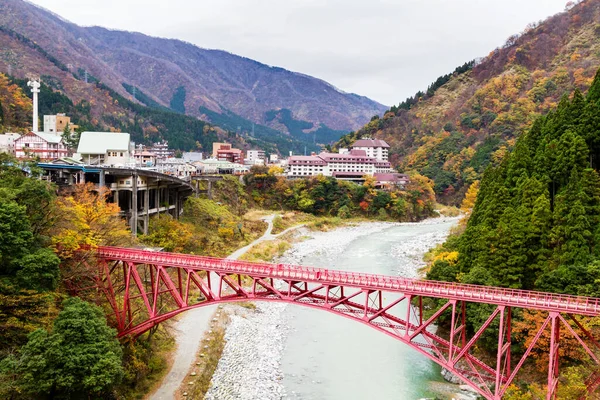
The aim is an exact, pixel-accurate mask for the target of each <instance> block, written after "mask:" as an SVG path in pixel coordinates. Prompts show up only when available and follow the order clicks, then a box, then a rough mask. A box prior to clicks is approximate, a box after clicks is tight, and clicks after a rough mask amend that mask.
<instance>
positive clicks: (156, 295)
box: [80, 247, 600, 400]
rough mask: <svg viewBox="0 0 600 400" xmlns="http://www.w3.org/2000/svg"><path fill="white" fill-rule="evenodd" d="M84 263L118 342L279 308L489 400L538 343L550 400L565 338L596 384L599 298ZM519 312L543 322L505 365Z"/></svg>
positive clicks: (325, 275) (269, 271) (241, 268)
mask: <svg viewBox="0 0 600 400" xmlns="http://www.w3.org/2000/svg"><path fill="white" fill-rule="evenodd" d="M81 257H82V258H81V260H80V261H81V265H84V266H85V270H86V271H91V273H89V274H88V278H91V279H93V280H94V283H93V285H92V287H88V289H94V290H96V291H98V292H99V293H102V294H104V295H105V296H106V298H107V299H108V302H109V303H110V306H111V308H112V311H113V314H112V316H111V317H112V318H113V321H112V322H113V323H114V324H115V325H116V326H117V329H118V332H119V336H121V337H122V336H125V335H133V336H137V335H140V334H142V333H144V332H146V331H148V330H149V329H151V328H153V327H154V326H156V325H157V324H159V323H160V322H163V321H165V320H167V319H169V318H171V317H173V316H175V315H177V314H179V313H181V312H184V311H186V310H189V309H192V308H196V307H202V306H205V305H209V304H216V303H224V302H236V301H277V302H286V303H293V304H298V305H302V306H307V307H312V308H315V309H320V310H324V311H328V312H330V313H334V314H337V315H340V316H343V317H346V318H350V319H352V320H354V321H356V322H360V323H362V324H365V325H368V326H370V327H371V328H373V329H376V330H377V331H379V332H381V333H383V334H386V335H389V336H391V337H393V338H395V339H397V340H399V341H400V342H402V343H405V344H407V345H409V346H410V347H412V348H413V349H415V350H417V351H418V352H420V353H421V354H423V355H424V356H426V357H428V358H430V359H431V360H433V361H435V362H436V363H438V364H439V365H441V366H442V367H444V368H446V369H448V370H449V371H450V372H452V373H453V374H455V375H456V376H458V377H459V378H460V379H461V380H462V381H464V382H465V383H466V384H468V385H469V386H470V387H471V388H473V389H474V390H476V391H477V392H478V393H479V394H481V396H483V397H485V398H486V399H494V400H496V399H501V398H502V396H503V395H504V394H505V392H506V390H507V388H508V387H509V385H510V384H511V383H513V382H514V381H515V377H516V376H517V374H518V373H519V371H521V367H522V366H523V364H524V363H525V362H526V360H527V359H528V358H529V357H530V356H531V353H532V351H540V346H542V342H543V351H545V352H547V353H548V368H547V369H548V375H547V382H544V384H547V399H548V400H549V399H554V398H556V395H557V387H558V382H559V358H560V357H559V354H560V349H561V347H560V346H561V341H564V340H566V339H565V337H567V336H570V338H571V340H576V341H577V342H578V343H579V345H580V346H581V353H582V358H584V357H587V358H588V359H589V361H590V373H591V375H590V377H589V378H588V380H587V381H586V385H587V387H588V390H589V392H590V393H594V392H595V391H596V389H597V388H598V386H600V372H599V371H600V358H599V354H600V344H599V343H598V341H596V339H595V338H594V337H593V335H592V334H591V332H590V330H589V329H587V328H586V327H585V321H584V319H585V318H587V319H589V317H597V316H599V315H600V299H596V298H586V297H577V296H567V295H556V294H549V293H541V292H532V291H524V290H511V289H501V288H493V287H485V286H476V285H464V284H456V283H446V282H433V281H422V280H414V279H406V278H400V277H391V276H382V275H372V274H362V273H352V272H343V271H334V270H327V269H319V268H309V267H300V266H294V265H286V264H266V263H250V262H243V261H234V260H228V259H218V258H212V257H201V256H191V255H183V254H174V253H163V252H153V251H142V250H135V249H125V248H112V247H100V248H97V249H94V250H93V251H88V252H82V253H81ZM430 299H436V301H435V302H432V301H430ZM473 303H483V304H487V305H488V307H487V308H488V309H489V317H488V318H487V320H486V321H485V322H484V323H483V324H482V325H481V326H480V327H479V328H476V329H467V312H466V308H467V306H468V305H469V304H473ZM432 304H433V306H432ZM428 308H429V309H428ZM521 310H534V311H539V312H541V315H543V318H544V319H543V324H542V325H541V326H538V325H535V326H534V325H532V329H535V330H536V332H537V333H536V334H535V337H534V338H533V340H532V341H531V343H528V344H527V343H526V344H525V345H524V346H523V347H524V351H521V352H520V353H519V354H515V355H514V357H511V347H512V345H513V344H514V342H515V338H514V335H513V334H512V331H511V317H512V315H513V313H514V312H520V311H521ZM424 311H427V315H428V316H429V317H427V318H426V317H424V315H425V313H424ZM441 318H444V320H445V321H449V322H450V329H449V331H448V332H446V334H444V335H442V334H439V333H437V332H436V329H435V324H436V322H437V323H439V322H440V320H441ZM561 331H562V334H561ZM484 333H488V334H493V337H494V338H497V341H498V347H497V353H496V356H495V358H494V359H489V358H486V359H485V360H484V359H481V358H478V357H477V355H476V354H477V351H476V347H477V343H478V341H479V340H480V339H481V338H482V335H483V334H484ZM540 338H544V339H543V340H540ZM494 340H496V339H494Z"/></svg>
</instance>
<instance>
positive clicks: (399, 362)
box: [281, 219, 457, 400]
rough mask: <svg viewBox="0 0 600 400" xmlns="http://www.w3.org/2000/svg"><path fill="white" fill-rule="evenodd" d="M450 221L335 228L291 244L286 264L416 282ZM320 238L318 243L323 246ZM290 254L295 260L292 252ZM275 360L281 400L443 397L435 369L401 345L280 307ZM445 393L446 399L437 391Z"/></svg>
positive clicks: (361, 328)
mask: <svg viewBox="0 0 600 400" xmlns="http://www.w3.org/2000/svg"><path fill="white" fill-rule="evenodd" d="M456 221H457V220H456V219H438V220H428V221H426V222H425V223H419V224H400V225H398V224H395V225H393V226H389V225H387V226H386V225H383V226H381V225H379V226H374V227H372V228H369V227H364V229H361V228H362V227H360V228H354V229H352V228H343V229H341V230H340V231H339V232H338V233H337V235H336V234H333V235H332V236H331V238H329V239H327V238H326V236H327V235H329V234H330V233H325V234H323V235H324V236H323V237H318V236H317V237H315V238H313V239H310V240H308V241H306V242H303V243H299V244H298V245H296V246H295V247H294V250H292V254H290V260H289V261H301V263H302V264H303V265H310V266H316V267H322V268H329V269H339V270H346V271H356V272H366V273H373V274H387V275H396V276H398V275H399V276H405V277H410V278H413V277H417V275H418V272H417V271H418V269H419V268H420V267H422V266H423V262H422V256H423V254H424V253H425V251H427V250H428V249H429V248H430V247H432V246H434V245H435V244H437V243H441V242H443V241H444V239H445V237H446V236H447V234H448V231H449V230H450V228H451V227H452V226H453V225H454V224H456ZM323 239H325V240H323ZM294 252H295V253H294ZM284 313H285V320H286V322H287V324H288V326H289V333H288V335H287V340H286V343H285V347H284V350H283V354H282V358H281V371H282V373H283V386H284V388H285V392H286V393H287V396H288V398H291V399H303V400H311V399H315V400H317V399H319V400H328V399H331V400H353V399H357V400H358V399H400V400H412V399H420V398H426V397H434V396H437V397H439V398H444V397H448V398H449V397H450V396H451V395H450V393H449V391H451V389H448V387H447V385H445V384H443V383H442V379H441V375H440V368H439V367H438V366H437V365H436V364H435V363H433V362H432V361H430V360H429V359H427V358H426V357H425V356H423V355H421V354H419V353H418V352H416V351H415V350H412V349H411V348H410V347H408V346H407V345H405V344H403V343H401V342H399V341H397V340H395V339H393V338H391V337H388V336H386V335H383V334H381V333H380V332H377V331H375V330H373V329H372V328H369V327H368V326H365V325H362V324H358V323H356V322H355V321H351V320H348V319H346V318H343V317H340V316H337V315H333V314H329V313H324V312H322V311H318V310H314V309H307V308H302V307H295V306H288V307H286V310H285V312H284ZM442 389H445V390H446V391H447V393H446V396H444V394H441V393H440V391H444V390H442Z"/></svg>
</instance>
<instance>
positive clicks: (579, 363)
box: [427, 71, 600, 399]
mask: <svg viewBox="0 0 600 400" xmlns="http://www.w3.org/2000/svg"><path fill="white" fill-rule="evenodd" d="M599 168H600V71H599V72H598V73H597V75H596V78H595V80H594V82H593V84H592V86H591V88H590V89H589V92H588V94H587V97H584V96H583V95H582V94H581V92H579V91H576V92H575V93H574V94H573V96H572V99H570V100H569V99H567V98H563V99H562V100H561V101H560V103H559V104H558V106H557V107H556V108H555V109H554V110H552V111H551V112H549V113H548V114H547V115H545V116H542V117H538V118H537V119H536V120H535V121H534V122H533V124H532V127H531V128H530V129H529V130H528V131H527V132H526V133H525V134H524V135H522V136H521V137H520V138H519V139H517V141H516V144H515V146H514V150H513V151H512V152H511V153H510V154H508V155H507V156H506V157H505V158H504V159H503V160H502V162H500V164H499V165H498V166H496V167H492V168H489V169H488V170H487V171H486V172H485V174H484V175H483V179H482V180H481V184H480V186H479V191H478V194H477V195H476V198H477V200H476V202H475V206H474V208H473V211H472V213H471V215H470V216H469V217H468V223H467V225H466V229H465V230H464V233H462V234H460V235H455V236H452V237H451V238H450V239H449V240H448V241H447V242H446V243H445V244H444V245H443V246H442V247H441V248H439V249H437V251H436V252H435V256H434V262H433V264H432V265H431V268H430V270H429V272H428V274H427V278H428V279H433V280H441V281H449V282H461V283H469V284H478V285H488V286H501V287H509V288H517V289H529V290H540V291H547V292H555V293H563V294H572V295H582V296H592V297H600V287H599V286H598V283H599V282H600V175H599V173H598V171H599ZM476 186H477V184H474V186H473V187H476ZM475 193H476V190H471V189H470V190H469V194H470V195H469V196H468V199H469V200H470V199H472V198H473V197H474V196H471V194H473V195H474V194H475ZM467 313H468V314H469V318H468V320H469V324H470V326H469V328H470V329H476V327H477V326H480V325H481V324H482V323H483V321H484V320H485V318H487V316H488V315H489V306H488V305H476V306H471V307H470V308H469V309H468V310H467ZM543 315H544V314H543V313H542V312H535V311H523V312H517V313H515V314H514V319H513V326H514V328H513V335H514V337H515V338H516V339H517V341H516V342H515V343H518V344H517V345H516V346H515V347H514V349H513V351H514V350H517V352H521V353H522V352H523V346H522V345H521V343H531V340H532V335H535V333H536V332H537V331H536V329H538V328H539V327H540V326H541V324H542V321H543V318H542V317H543ZM586 327H587V329H590V330H591V331H592V332H594V333H595V334H596V335H597V334H598V332H599V331H600V325H598V321H595V320H593V321H589V322H586ZM486 335H487V334H486ZM544 335H545V336H544V337H545V338H547V336H548V334H547V333H545V334H544ZM561 335H563V336H564V337H565V340H564V342H561V349H562V350H561V358H562V359H563V360H564V361H566V363H567V365H569V368H571V370H570V372H569V373H568V374H567V380H566V381H561V382H562V383H561V385H563V386H562V387H561V388H560V389H559V390H560V392H559V396H558V398H573V399H577V398H584V396H583V395H584V394H585V389H586V387H585V385H583V387H582V385H581V382H583V380H584V377H586V376H587V375H588V374H589V371H588V370H587V369H586V366H585V363H584V362H583V361H584V360H585V357H584V356H583V355H582V353H581V352H580V348H581V347H580V345H579V343H577V342H575V340H574V339H572V337H570V336H569V334H563V332H561ZM495 340H497V337H496V338H494V337H493V335H488V336H485V335H484V341H483V343H482V349H485V350H487V351H495V348H494V343H495V342H494V341H495ZM544 340H545V339H544ZM546 343H547V341H546ZM513 354H515V353H513ZM517 354H520V353H517ZM547 354H548V353H547V347H544V346H543V345H538V347H536V348H534V353H533V359H534V360H536V361H539V365H540V368H539V371H537V370H535V369H534V370H533V371H534V372H533V374H536V373H546V372H547V370H546V369H544V368H546V367H547V357H548V356H547ZM542 365H543V366H544V368H542V367H541V366H542ZM522 386H523V387H524V392H529V393H538V392H537V386H536V385H527V384H526V383H525V382H523V383H522ZM559 387H560V385H559ZM509 398H513V397H509ZM514 398H531V399H537V398H538V396H537V395H534V396H532V397H518V396H517V397H514Z"/></svg>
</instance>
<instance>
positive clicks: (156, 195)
mask: <svg viewBox="0 0 600 400" xmlns="http://www.w3.org/2000/svg"><path fill="white" fill-rule="evenodd" d="M154 196H155V201H154V205H155V206H156V210H157V211H158V212H159V213H160V183H159V184H158V186H157V187H156V191H155V192H154Z"/></svg>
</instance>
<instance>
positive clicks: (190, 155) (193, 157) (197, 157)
mask: <svg viewBox="0 0 600 400" xmlns="http://www.w3.org/2000/svg"><path fill="white" fill-rule="evenodd" d="M181 158H183V159H184V160H185V161H187V162H189V163H194V162H196V161H202V160H203V159H204V156H203V155H202V153H201V152H199V151H188V152H186V153H183V155H182V156H181Z"/></svg>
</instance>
